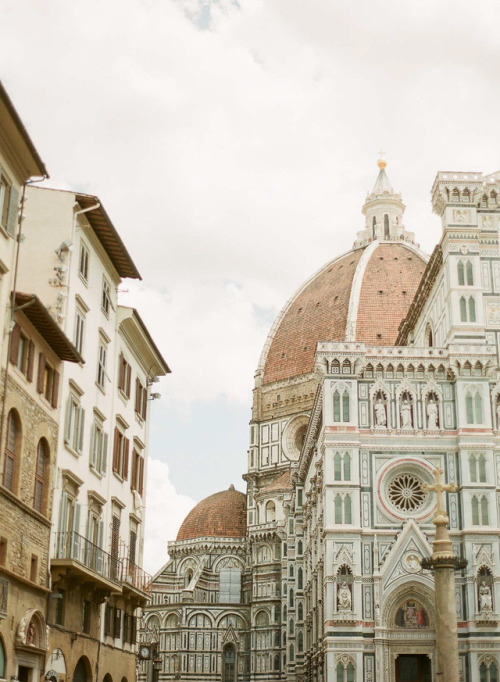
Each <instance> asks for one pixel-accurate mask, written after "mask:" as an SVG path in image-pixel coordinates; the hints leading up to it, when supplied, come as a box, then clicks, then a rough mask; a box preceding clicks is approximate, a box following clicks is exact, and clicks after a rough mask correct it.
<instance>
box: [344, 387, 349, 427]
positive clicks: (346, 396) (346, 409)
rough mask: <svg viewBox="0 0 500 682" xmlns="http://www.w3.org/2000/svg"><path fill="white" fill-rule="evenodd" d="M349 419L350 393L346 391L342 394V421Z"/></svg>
mask: <svg viewBox="0 0 500 682" xmlns="http://www.w3.org/2000/svg"><path fill="white" fill-rule="evenodd" d="M349 419H350V416H349V393H347V391H345V392H344V395H343V396H342V421H344V422H348V421H349Z"/></svg>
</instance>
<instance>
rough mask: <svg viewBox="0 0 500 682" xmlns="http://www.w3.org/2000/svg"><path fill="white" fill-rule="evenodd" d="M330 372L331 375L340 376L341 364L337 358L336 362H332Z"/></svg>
mask: <svg viewBox="0 0 500 682" xmlns="http://www.w3.org/2000/svg"><path fill="white" fill-rule="evenodd" d="M330 372H331V374H340V362H339V361H338V360H337V358H335V360H332V364H331V365H330Z"/></svg>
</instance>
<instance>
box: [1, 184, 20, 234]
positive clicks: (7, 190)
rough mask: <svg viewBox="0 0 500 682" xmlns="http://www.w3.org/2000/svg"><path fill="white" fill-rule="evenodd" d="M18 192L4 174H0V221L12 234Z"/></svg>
mask: <svg viewBox="0 0 500 682" xmlns="http://www.w3.org/2000/svg"><path fill="white" fill-rule="evenodd" d="M18 203H19V192H18V191H17V190H16V189H15V188H14V187H13V186H12V184H11V183H10V182H9V180H8V179H7V178H6V177H5V175H1V176H0V222H1V225H2V227H3V228H4V229H5V230H7V232H8V233H9V234H10V235H12V236H14V235H15V234H16V228H17V216H18Z"/></svg>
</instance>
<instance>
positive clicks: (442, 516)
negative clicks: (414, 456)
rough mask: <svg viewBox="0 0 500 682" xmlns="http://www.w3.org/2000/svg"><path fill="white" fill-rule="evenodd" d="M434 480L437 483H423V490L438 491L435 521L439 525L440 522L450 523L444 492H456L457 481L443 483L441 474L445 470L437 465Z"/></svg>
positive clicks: (427, 491) (425, 491) (426, 491)
mask: <svg viewBox="0 0 500 682" xmlns="http://www.w3.org/2000/svg"><path fill="white" fill-rule="evenodd" d="M433 474H434V480H435V483H433V484H432V485H429V484H428V483H423V484H422V490H423V492H424V493H430V492H434V493H436V506H437V510H436V516H435V517H434V523H435V524H436V525H437V524H438V523H445V524H446V523H448V520H449V519H448V514H447V513H446V511H445V508H444V504H443V493H444V492H450V493H454V492H456V490H457V484H456V483H453V482H452V483H442V482H441V476H442V474H443V470H442V469H441V467H439V466H437V467H436V468H435V469H434V471H433Z"/></svg>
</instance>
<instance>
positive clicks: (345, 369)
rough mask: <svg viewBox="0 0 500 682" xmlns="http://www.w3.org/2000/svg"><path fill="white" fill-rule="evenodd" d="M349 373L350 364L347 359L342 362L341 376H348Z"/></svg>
mask: <svg viewBox="0 0 500 682" xmlns="http://www.w3.org/2000/svg"><path fill="white" fill-rule="evenodd" d="M350 373H351V363H350V362H349V360H347V358H346V359H345V360H344V362H343V363H342V374H350Z"/></svg>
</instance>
